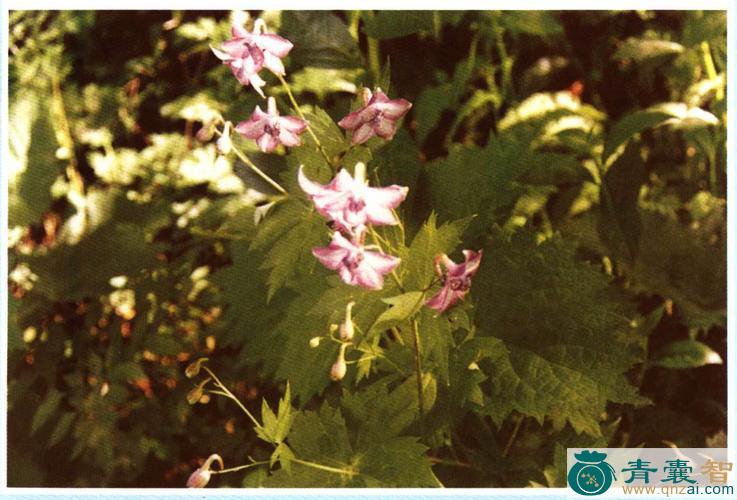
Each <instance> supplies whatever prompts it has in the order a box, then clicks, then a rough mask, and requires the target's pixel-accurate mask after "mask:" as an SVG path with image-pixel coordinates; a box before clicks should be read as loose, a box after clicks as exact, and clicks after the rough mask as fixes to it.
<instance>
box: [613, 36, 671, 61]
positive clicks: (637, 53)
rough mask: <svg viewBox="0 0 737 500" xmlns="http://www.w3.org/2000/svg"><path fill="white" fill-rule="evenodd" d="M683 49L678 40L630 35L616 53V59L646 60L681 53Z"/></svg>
mask: <svg viewBox="0 0 737 500" xmlns="http://www.w3.org/2000/svg"><path fill="white" fill-rule="evenodd" d="M683 51H684V48H683V45H681V44H679V43H676V42H671V41H668V40H644V39H641V38H634V37H630V38H628V39H627V40H625V42H624V43H623V44H622V45H621V46H620V47H619V48H618V49H617V52H615V53H614V59H620V60H621V59H632V60H634V61H636V62H644V61H648V60H651V59H656V58H660V57H665V56H671V55H676V54H680V53H681V52H683Z"/></svg>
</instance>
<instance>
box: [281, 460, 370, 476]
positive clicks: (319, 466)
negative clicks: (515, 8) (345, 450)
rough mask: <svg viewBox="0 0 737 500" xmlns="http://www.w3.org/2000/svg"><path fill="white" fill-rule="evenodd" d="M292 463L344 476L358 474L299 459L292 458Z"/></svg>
mask: <svg viewBox="0 0 737 500" xmlns="http://www.w3.org/2000/svg"><path fill="white" fill-rule="evenodd" d="M290 461H291V462H295V463H298V464H301V465H304V466H307V467H312V468H313V469H319V470H323V471H325V472H332V473H334V474H342V475H344V476H355V475H356V474H357V473H356V472H355V471H352V470H348V469H339V468H337V467H330V466H329V465H322V464H316V463H315V462H308V461H307V460H301V459H299V458H291V459H290Z"/></svg>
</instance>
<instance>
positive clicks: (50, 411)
mask: <svg viewBox="0 0 737 500" xmlns="http://www.w3.org/2000/svg"><path fill="white" fill-rule="evenodd" d="M63 398H64V393H62V392H60V391H57V390H56V389H50V390H49V391H48V392H47V393H46V397H45V398H44V400H43V402H42V403H41V404H40V405H39V406H38V408H37V409H36V413H34V414H33V420H31V434H35V433H36V432H37V431H38V430H39V429H40V428H41V427H43V425H44V424H45V423H46V422H48V421H49V419H50V418H51V417H53V416H54V415H55V414H56V410H57V409H58V408H59V404H61V400H62V399H63Z"/></svg>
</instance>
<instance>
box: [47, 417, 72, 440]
mask: <svg viewBox="0 0 737 500" xmlns="http://www.w3.org/2000/svg"><path fill="white" fill-rule="evenodd" d="M75 418H76V415H75V414H74V413H72V412H68V411H67V412H64V413H62V414H61V416H60V417H59V420H58V422H57V423H56V427H54V430H53V432H52V433H51V437H49V442H48V446H49V447H51V446H54V445H56V444H58V443H59V442H60V441H61V440H62V439H64V438H65V437H66V436H67V434H69V430H70V429H71V428H72V424H73V423H74V419H75Z"/></svg>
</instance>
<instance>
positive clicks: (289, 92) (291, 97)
mask: <svg viewBox="0 0 737 500" xmlns="http://www.w3.org/2000/svg"><path fill="white" fill-rule="evenodd" d="M277 78H279V81H280V82H281V84H282V87H284V90H286V92H287V96H288V97H289V101H290V102H291V103H292V107H293V108H294V110H295V111H296V112H297V114H298V115H299V117H300V118H301V119H302V120H304V121H305V123H306V124H307V132H308V133H309V134H310V137H312V140H313V141H315V144H317V149H319V150H320V154H322V156H323V158H325V161H326V162H328V165H330V166H332V165H333V162H332V161H331V160H330V157H329V156H328V154H327V153H326V152H325V148H324V147H322V143H321V142H320V139H318V138H317V136H316V135H315V132H314V131H313V130H312V126H311V125H310V122H309V121H308V120H307V117H306V116H305V114H304V113H303V112H302V110H301V109H300V107H299V104H297V99H295V98H294V94H292V89H291V88H290V87H289V84H288V83H287V81H286V80H285V79H284V77H283V76H281V75H277Z"/></svg>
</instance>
